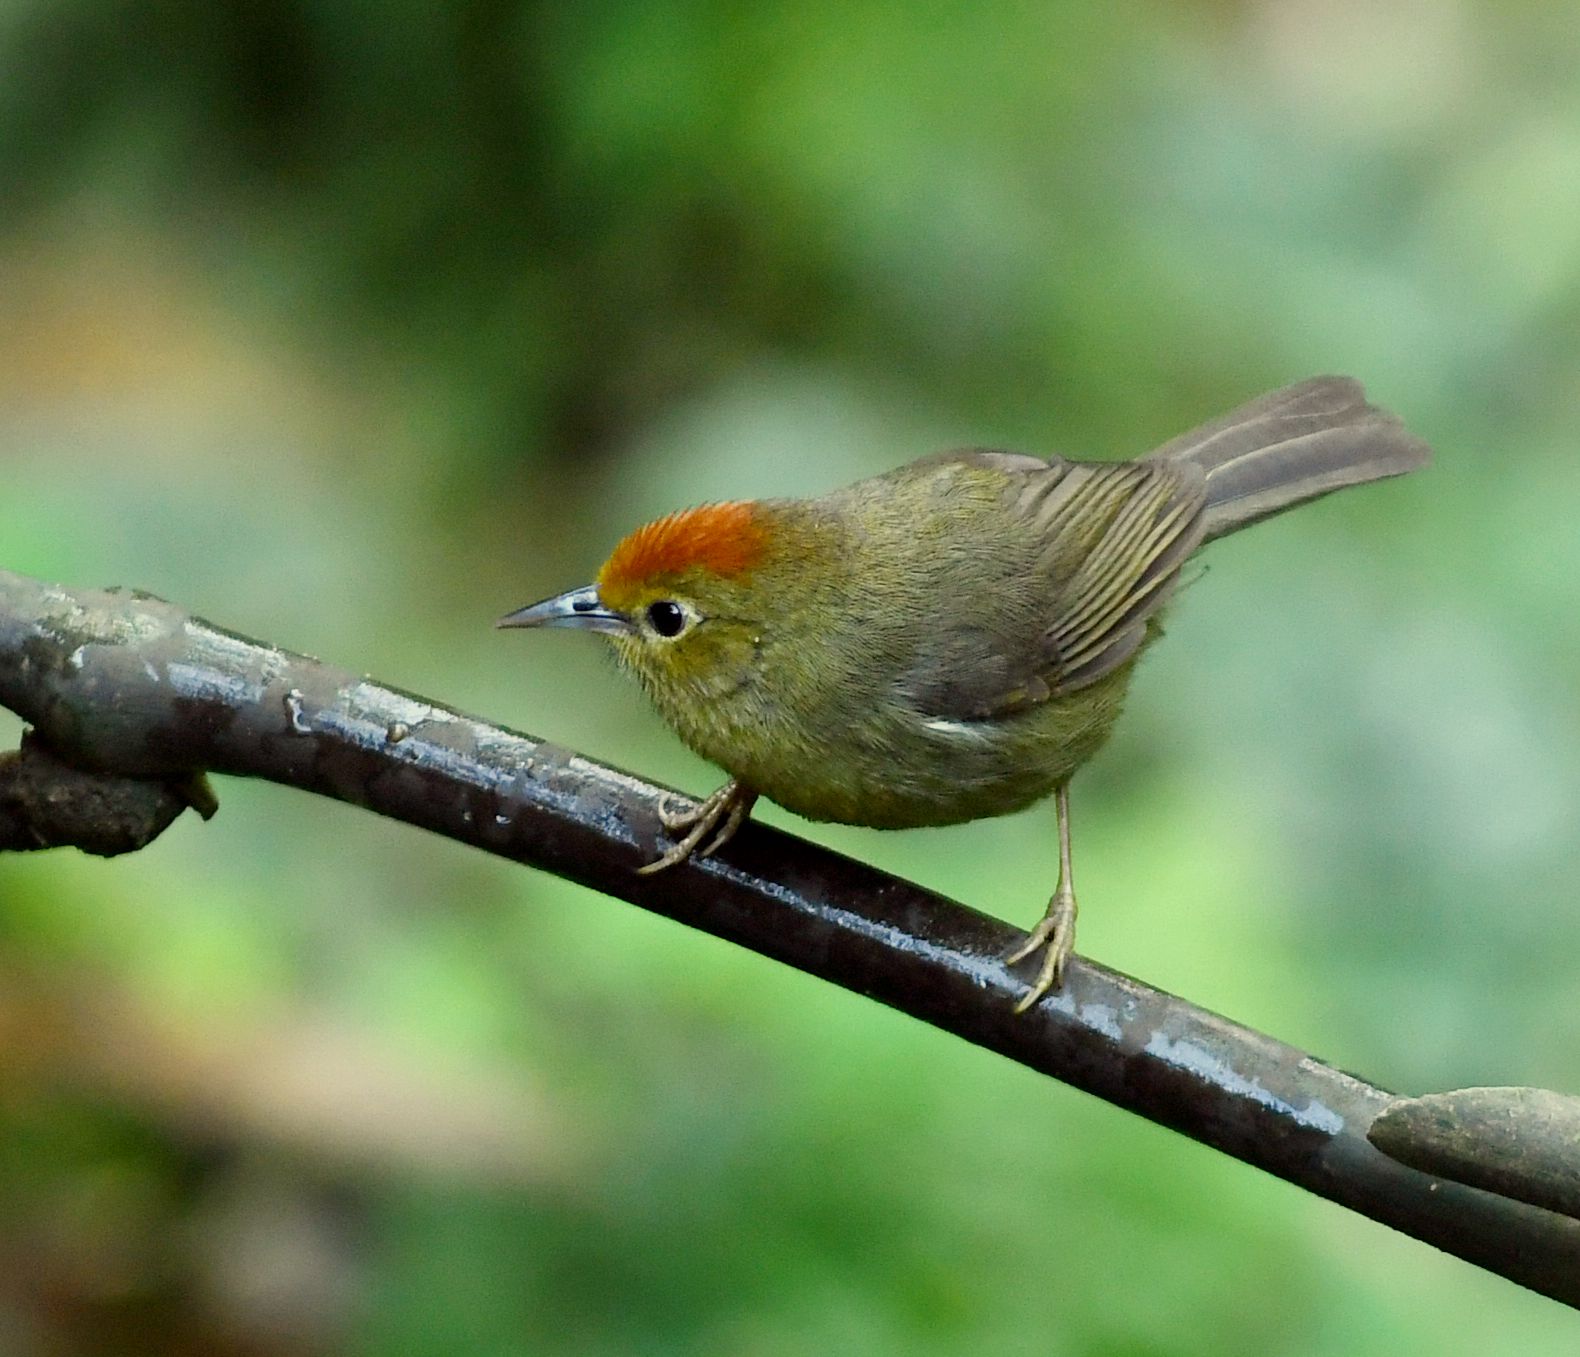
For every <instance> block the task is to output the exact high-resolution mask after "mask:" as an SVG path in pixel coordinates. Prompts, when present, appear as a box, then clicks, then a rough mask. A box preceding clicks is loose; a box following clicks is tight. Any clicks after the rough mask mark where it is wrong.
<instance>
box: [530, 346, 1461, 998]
mask: <svg viewBox="0 0 1580 1357" xmlns="http://www.w3.org/2000/svg"><path fill="white" fill-rule="evenodd" d="M1430 456H1431V453H1430V450H1429V449H1428V448H1427V446H1426V444H1425V443H1423V442H1422V441H1421V440H1420V439H1418V438H1416V437H1415V436H1413V435H1412V434H1410V433H1409V432H1408V431H1407V430H1406V429H1405V428H1404V426H1403V425H1402V424H1400V422H1399V421H1398V420H1397V419H1396V418H1395V417H1394V416H1393V415H1390V414H1388V413H1387V412H1385V411H1383V410H1379V409H1377V408H1375V407H1374V406H1371V405H1368V404H1367V403H1366V398H1365V393H1364V392H1363V391H1362V389H1361V387H1360V384H1359V383H1357V382H1355V381H1353V380H1351V379H1350V378H1347V377H1314V378H1312V379H1311V380H1309V381H1305V382H1300V383H1298V384H1297V385H1295V386H1289V387H1285V388H1283V389H1282V390H1279V391H1274V392H1271V393H1269V394H1268V395H1265V396H1262V397H1260V398H1259V399H1257V400H1254V401H1252V402H1250V403H1249V404H1248V405H1244V406H1241V407H1240V408H1239V409H1237V410H1234V411H1232V412H1230V413H1229V414H1227V415H1224V416H1222V417H1221V418H1219V419H1216V420H1213V421H1212V422H1211V423H1209V424H1204V425H1203V426H1202V427H1201V428H1199V429H1195V430H1192V431H1191V432H1190V433H1186V434H1182V435H1181V436H1180V437H1178V438H1176V439H1174V440H1173V441H1172V442H1169V443H1165V444H1164V445H1163V446H1162V447H1160V448H1158V449H1157V450H1156V451H1155V452H1152V453H1150V454H1149V455H1147V456H1146V457H1142V458H1140V459H1138V460H1136V461H1128V462H1095V461H1070V460H1066V459H1064V458H1062V457H1051V458H1047V459H1044V458H1041V457H1030V456H1025V455H1022V454H1020V453H1013V452H993V451H984V450H980V449H970V450H965V451H955V452H942V453H937V454H934V455H933V456H930V457H923V458H922V459H921V460H919V461H915V462H911V463H909V464H908V465H906V466H902V467H898V468H896V469H895V470H893V471H889V472H885V473H884V474H883V475H880V476H874V477H871V478H870V479H868V480H863V481H858V482H856V483H855V484H854V485H850V486H847V487H845V488H844V489H842V490H835V491H834V492H833V493H831V494H827V495H823V496H820V497H819V498H816V499H768V500H751V501H742V502H734V503H727V504H707V505H703V506H701V507H700V508H695V509H686V510H683V511H681V512H679V513H674V514H670V515H669V516H668V517H666V518H660V519H658V520H656V521H655V522H652V523H649V524H647V525H646V526H645V527H641V528H638V529H637V530H636V531H635V532H633V533H631V534H630V536H628V537H626V538H625V539H624V540H623V541H622V542H620V543H619V545H617V546H616V547H615V549H614V551H613V553H611V555H610V556H609V559H608V560H607V561H605V562H604V565H603V568H602V569H601V570H600V571H599V572H598V579H597V582H596V583H595V584H592V585H589V586H587V587H585V588H581V589H573V590H571V591H570V592H569V593H564V594H560V595H558V596H557V597H555V598H551V599H547V600H545V601H544V602H542V603H537V604H534V605H532V606H531V607H528V608H523V609H521V610H520V611H519V612H514V613H511V614H510V615H509V616H508V617H505V618H502V619H501V620H500V622H499V625H500V626H502V627H581V628H584V629H586V630H589V631H599V632H603V633H604V634H605V635H607V636H608V637H609V639H610V641H611V642H612V643H613V645H614V648H615V652H616V654H617V655H618V656H619V658H620V660H621V662H622V663H623V665H624V667H625V668H627V669H629V670H630V671H631V672H632V673H633V674H635V675H636V677H637V679H638V680H640V682H641V684H642V686H643V687H644V688H646V690H647V692H648V695H649V696H650V697H651V698H652V700H653V702H654V703H655V705H656V706H657V707H658V710H659V712H660V713H661V714H662V716H663V717H664V719H665V720H666V721H668V723H669V724H670V725H671V726H673V727H674V729H675V731H676V733H677V734H678V735H679V736H680V738H681V739H682V740H684V741H685V742H686V744H688V745H689V746H690V747H691V748H692V749H694V750H695V751H696V752H697V753H698V754H700V755H702V757H703V758H705V759H707V760H709V761H710V762H712V763H716V764H718V765H719V766H720V767H721V768H723V769H724V770H725V771H726V772H727V773H728V774H729V775H730V781H729V782H728V783H726V784H725V785H724V786H723V787H721V788H719V790H718V791H716V792H714V793H713V795H711V796H709V797H708V798H707V799H706V800H705V801H703V802H701V803H700V804H699V805H697V806H696V808H695V809H693V810H690V811H687V812H684V813H681V814H671V813H669V812H668V811H667V809H666V810H664V811H662V812H661V815H662V819H663V823H664V827H665V828H666V830H668V831H669V833H670V834H671V835H673V836H675V843H674V845H673V846H672V847H671V848H670V849H669V851H668V852H666V853H665V854H664V855H663V856H662V857H660V858H659V859H658V860H657V861H655V862H653V863H650V864H649V865H648V866H646V867H644V868H641V869H640V870H642V871H647V872H652V871H659V870H662V869H663V868H666V867H670V866H673V865H674V864H676V863H678V862H683V861H684V860H685V859H686V858H688V857H690V856H691V855H692V854H693V853H696V854H699V855H706V854H708V853H712V852H714V851H715V850H716V849H718V848H719V847H720V846H722V845H723V844H724V843H726V842H727V841H728V840H729V838H730V837H731V836H732V835H733V834H734V833H735V831H736V830H737V829H739V828H740V826H741V823H742V822H743V821H744V820H745V819H746V817H747V815H748V814H749V813H750V811H751V807H752V804H753V802H755V801H756V799H757V798H758V796H766V797H769V798H770V799H772V800H774V801H777V802H778V803H779V804H780V805H781V806H784V807H785V808H786V809H788V810H792V811H794V812H796V814H798V815H803V816H805V817H807V818H808V819H811V820H835V821H839V822H841V823H844V824H855V825H871V826H874V827H876V828H879V829H906V828H912V827H915V826H920V825H947V824H956V823H959V822H961V821H965V820H975V819H979V818H981V817H984V816H989V815H1005V814H1008V813H1009V812H1011V811H1017V810H1021V809H1022V808H1024V807H1026V806H1029V805H1031V804H1032V803H1033V802H1036V801H1040V800H1042V799H1043V798H1044V797H1046V796H1048V795H1050V794H1051V795H1052V796H1053V798H1054V807H1055V813H1056V817H1057V823H1058V834H1059V878H1058V883H1057V886H1056V889H1055V890H1054V894H1053V898H1052V900H1051V901H1050V902H1049V904H1048V908H1047V911H1046V913H1045V914H1044V916H1043V918H1042V920H1041V922H1040V923H1038V924H1037V926H1036V927H1035V928H1034V929H1033V930H1032V932H1031V933H1030V934H1029V935H1028V936H1027V938H1026V941H1025V943H1024V944H1023V945H1022V946H1021V947H1020V948H1018V949H1017V950H1016V951H1015V952H1014V953H1012V954H1011V956H1010V957H1009V958H1008V960H1009V961H1010V962H1011V963H1013V962H1017V961H1020V960H1022V959H1023V958H1025V957H1028V956H1031V955H1032V954H1033V953H1035V952H1037V951H1038V950H1039V949H1041V951H1042V958H1041V966H1040V968H1039V970H1038V974H1037V977H1036V980H1035V981H1034V983H1033V984H1032V986H1031V988H1030V990H1029V991H1028V993H1027V994H1026V995H1025V997H1024V998H1023V999H1022V1000H1021V1001H1020V1003H1019V1004H1018V1005H1017V1006H1016V1011H1017V1012H1020V1011H1024V1010H1025V1009H1026V1008H1027V1007H1029V1006H1030V1005H1031V1004H1033V1003H1035V1002H1036V1001H1037V1000H1038V999H1039V998H1040V997H1041V996H1042V995H1044V994H1046V993H1047V992H1048V991H1049V990H1050V989H1053V988H1055V987H1057V986H1058V985H1059V983H1060V981H1061V978H1062V975H1063V970H1064V964H1065V959H1066V958H1067V957H1068V956H1069V954H1070V949H1071V946H1072V944H1073V942H1074V938H1075V911H1076V906H1075V887H1074V884H1073V882H1072V880H1071V874H1070V805H1069V788H1070V779H1071V777H1072V776H1074V774H1075V772H1076V770H1077V769H1079V768H1080V767H1081V765H1082V764H1084V763H1085V762H1086V761H1087V760H1088V759H1090V758H1091V757H1092V755H1093V754H1095V753H1096V752H1097V750H1098V749H1099V748H1100V747H1101V745H1102V744H1103V742H1104V740H1106V739H1107V738H1108V733H1109V731H1110V730H1111V729H1112V727H1113V724H1114V721H1115V719H1116V718H1117V717H1118V715H1119V709H1120V705H1121V703H1122V702H1123V700H1124V696H1125V690H1126V688H1127V687H1128V686H1129V683H1130V674H1131V670H1132V669H1133V668H1134V666H1135V663H1136V659H1137V657H1138V656H1139V655H1140V654H1141V652H1142V650H1143V649H1144V648H1145V647H1146V645H1147V644H1148V642H1150V641H1151V640H1152V639H1153V638H1155V637H1156V636H1157V635H1158V634H1159V619H1160V616H1161V614H1162V610H1163V608H1164V605H1165V604H1166V603H1167V602H1168V600H1169V597H1170V595H1171V594H1172V593H1173V592H1174V589H1175V586H1176V585H1177V584H1178V582H1179V578H1180V568H1181V567H1182V566H1183V565H1184V563H1185V561H1186V559H1187V558H1188V557H1189V556H1190V555H1191V553H1192V552H1194V551H1195V550H1196V549H1197V548H1198V547H1200V546H1201V545H1202V544H1203V543H1205V542H1209V541H1211V540H1212V539H1213V538H1215V537H1222V536H1223V535H1224V534H1225V533H1230V532H1235V531H1237V530H1238V529H1240V528H1243V527H1245V526H1247V525H1248V524H1251V523H1255V522H1256V521H1258V520H1259V519H1263V518H1267V517H1268V516H1269V515H1271V514H1276V513H1279V512H1281V511H1282V510H1284V509H1288V508H1291V507H1293V506H1294V505H1297V504H1302V503H1304V502H1305V501H1307V500H1311V499H1315V498H1317V497H1318V496H1319V495H1325V494H1327V493H1328V492H1329V491H1333V490H1339V489H1342V488H1343V487H1344V486H1348V485H1359V484H1361V483H1363V482H1366V481H1374V480H1380V479H1382V478H1383V477H1386V476H1398V475H1401V474H1403V473H1404V472H1407V471H1412V470H1414V469H1415V468H1416V467H1419V466H1423V465H1425V464H1426V463H1427V461H1428V460H1429V459H1430Z"/></svg>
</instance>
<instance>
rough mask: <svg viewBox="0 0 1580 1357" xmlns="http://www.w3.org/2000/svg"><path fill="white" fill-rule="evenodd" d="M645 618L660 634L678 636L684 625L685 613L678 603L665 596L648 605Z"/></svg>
mask: <svg viewBox="0 0 1580 1357" xmlns="http://www.w3.org/2000/svg"><path fill="white" fill-rule="evenodd" d="M647 620H648V622H649V623H650V624H651V625H652V628H653V630H654V631H656V632H657V633H658V634H659V635H660V636H679V635H680V632H681V629H682V628H683V627H684V626H685V625H686V614H685V613H684V612H682V611H681V607H680V604H678V603H672V602H670V601H669V600H668V599H667V598H665V599H660V600H659V601H658V602H657V603H651V604H649V605H648V609H647Z"/></svg>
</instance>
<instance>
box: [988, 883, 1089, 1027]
mask: <svg viewBox="0 0 1580 1357" xmlns="http://www.w3.org/2000/svg"><path fill="white" fill-rule="evenodd" d="M1074 947H1075V892H1074V891H1073V890H1071V889H1070V888H1069V887H1068V886H1065V885H1062V884H1061V885H1060V887H1059V889H1058V890H1056V891H1055V892H1054V893H1053V899H1051V900H1050V901H1048V912H1047V913H1046V914H1044V915H1043V916H1042V918H1041V919H1040V920H1039V921H1038V923H1037V926H1036V927H1035V928H1034V929H1032V930H1031V932H1030V933H1028V934H1027V935H1026V941H1025V942H1023V943H1022V944H1021V945H1020V946H1019V947H1017V948H1016V949H1015V950H1014V951H1013V952H1011V953H1010V954H1009V956H1008V957H1006V958H1005V964H1006V965H1009V966H1013V965H1014V964H1015V963H1016V962H1017V961H1024V960H1025V959H1026V958H1027V957H1029V956H1030V955H1031V954H1032V953H1033V952H1035V951H1037V949H1038V948H1041V949H1042V966H1041V968H1040V969H1039V970H1038V971H1037V979H1036V980H1035V981H1034V982H1033V984H1032V987H1031V988H1030V989H1029V990H1027V991H1026V993H1025V995H1024V996H1023V997H1022V998H1021V1001H1020V1002H1019V1003H1018V1004H1016V1005H1015V1012H1017V1013H1024V1012H1025V1011H1026V1010H1027V1009H1028V1008H1030V1007H1031V1006H1032V1005H1033V1004H1034V1003H1036V1002H1037V1000H1039V999H1041V998H1042V996H1043V995H1044V994H1046V993H1048V991H1049V990H1056V989H1058V988H1059V986H1060V985H1061V984H1062V983H1063V982H1064V963H1065V961H1066V960H1068V958H1069V956H1070V952H1071V951H1072V950H1073V949H1074Z"/></svg>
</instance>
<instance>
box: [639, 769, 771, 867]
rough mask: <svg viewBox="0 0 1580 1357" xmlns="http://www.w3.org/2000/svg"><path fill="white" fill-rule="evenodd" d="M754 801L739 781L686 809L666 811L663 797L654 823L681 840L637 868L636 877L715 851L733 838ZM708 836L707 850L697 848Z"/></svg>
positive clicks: (728, 784)
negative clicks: (656, 821) (660, 855)
mask: <svg viewBox="0 0 1580 1357" xmlns="http://www.w3.org/2000/svg"><path fill="white" fill-rule="evenodd" d="M756 800H757V793H756V792H752V791H747V789H746V788H745V787H743V786H741V784H740V783H739V782H726V783H725V784H724V785H723V786H722V787H720V788H719V789H718V791H716V792H714V793H713V795H712V796H710V797H708V798H707V800H705V801H699V802H697V804H696V805H695V806H693V807H692V808H691V809H690V810H683V811H672V810H670V809H669V799H668V798H667V797H666V798H665V799H664V800H663V801H662V802H660V803H659V807H658V821H659V823H660V824H661V825H663V826H664V829H665V830H666V831H667V832H668V833H670V834H679V835H680V836H681V837H680V838H679V839H678V840H677V841H676V842H675V843H674V844H673V845H672V846H671V847H670V849H669V851H668V852H667V853H665V854H664V855H663V857H661V858H659V859H657V860H656V861H654V862H650V863H648V864H647V866H645V867H638V868H637V869H636V870H637V873H638V875H641V876H651V875H652V874H653V873H654V872H661V871H663V870H664V869H665V868H666V867H673V866H675V865H676V864H677V863H680V862H684V861H685V860H686V859H687V858H689V857H692V856H696V857H699V858H705V857H707V856H709V855H710V854H712V853H716V852H718V851H719V849H721V848H723V847H724V845H725V844H727V843H728V842H729V841H730V840H731V839H732V838H734V837H735V831H736V830H737V829H739V828H740V827H741V826H742V825H743V824H745V823H746V817H747V816H748V815H749V814H750V813H751V809H752V803H753V802H755V801H756ZM710 834H711V835H712V836H713V837H712V838H711V839H708V844H707V847H705V848H700V849H699V848H698V847H697V845H698V844H700V843H701V842H702V841H703V840H704V839H707V838H708V835H710Z"/></svg>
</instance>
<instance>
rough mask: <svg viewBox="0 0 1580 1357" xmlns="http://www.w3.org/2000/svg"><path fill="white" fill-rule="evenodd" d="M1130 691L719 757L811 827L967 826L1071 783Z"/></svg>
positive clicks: (894, 724) (886, 724)
mask: <svg viewBox="0 0 1580 1357" xmlns="http://www.w3.org/2000/svg"><path fill="white" fill-rule="evenodd" d="M1116 677H1117V676H1116ZM1123 687H1124V685H1123V683H1122V682H1120V683H1116V684H1113V685H1111V686H1110V685H1105V684H1101V683H1100V684H1096V685H1093V687H1092V688H1090V689H1085V690H1083V691H1082V692H1080V693H1078V694H1075V695H1074V696H1073V697H1072V698H1069V699H1064V700H1054V701H1051V702H1047V703H1044V704H1042V705H1040V706H1038V707H1036V708H1033V709H1031V710H1029V711H1026V712H1022V713H1019V714H1017V715H1015V716H1011V717H1007V718H1002V719H998V720H992V721H957V720H950V719H947V718H924V717H921V716H918V715H917V714H916V713H914V712H904V713H900V714H896V715H895V716H894V717H893V718H891V719H890V720H887V721H883V722H869V723H865V728H863V729H861V730H855V731H853V730H851V729H849V728H846V729H843V730H839V731H836V732H834V733H833V738H828V737H821V738H803V739H797V740H795V741H793V742H780V741H772V742H771V743H773V744H775V745H777V746H779V747H778V749H777V750H776V752H775V754H774V756H772V757H751V758H740V757H739V755H740V754H741V753H742V752H744V751H742V750H741V749H740V747H739V746H737V748H736V749H735V750H734V751H732V753H734V754H736V755H737V757H735V758H717V755H715V758H717V761H718V762H720V763H722V764H723V765H724V766H725V767H726V768H728V769H729V771H730V772H731V773H732V774H734V776H736V777H737V778H739V779H741V780H742V781H743V782H745V783H746V784H747V785H748V786H750V787H752V788H754V789H755V790H757V791H759V792H761V793H762V794H763V795H764V796H767V797H768V798H769V799H770V800H772V801H776V802H778V803H779V804H780V805H781V806H784V807H785V808H786V809H787V810H792V811H794V812H795V813H796V814H798V815H803V816H805V817H806V818H807V819H809V820H832V821H836V822H838V823H841V824H855V825H867V826H871V827H873V828H876V829H914V828H920V827H922V826H924V825H949V824H959V823H961V822H963V821H967V820H979V819H984V818H986V817H988V816H993V815H1008V814H1010V813H1011V812H1013V811H1017V810H1022V809H1024V808H1025V807H1027V806H1029V805H1031V804H1033V803H1034V802H1036V801H1039V800H1041V799H1042V798H1043V797H1045V796H1047V795H1049V794H1050V793H1051V792H1052V791H1053V790H1054V789H1055V788H1056V787H1057V786H1058V785H1059V784H1060V783H1062V782H1064V781H1067V780H1068V779H1069V777H1070V776H1071V775H1072V774H1073V773H1074V772H1075V770H1076V769H1077V768H1079V767H1080V766H1081V765H1082V764H1083V763H1085V762H1086V761H1087V760H1088V759H1089V758H1091V756H1092V755H1093V754H1095V753H1096V752H1097V750H1098V749H1099V748H1100V747H1101V746H1102V744H1103V742H1104V740H1106V739H1107V737H1108V733H1109V731H1110V729H1111V728H1112V726H1113V723H1114V720H1115V719H1116V718H1117V716H1118V715H1119V704H1120V700H1121V699H1122V697H1123ZM1110 688H1111V690H1110ZM786 743H793V744H794V745H795V746H797V747H798V750H799V753H798V756H797V757H794V758H789V759H786V758H783V757H782V756H781V755H782V753H783V750H784V745H785V744H786ZM753 752H754V753H755V752H757V751H753Z"/></svg>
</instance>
